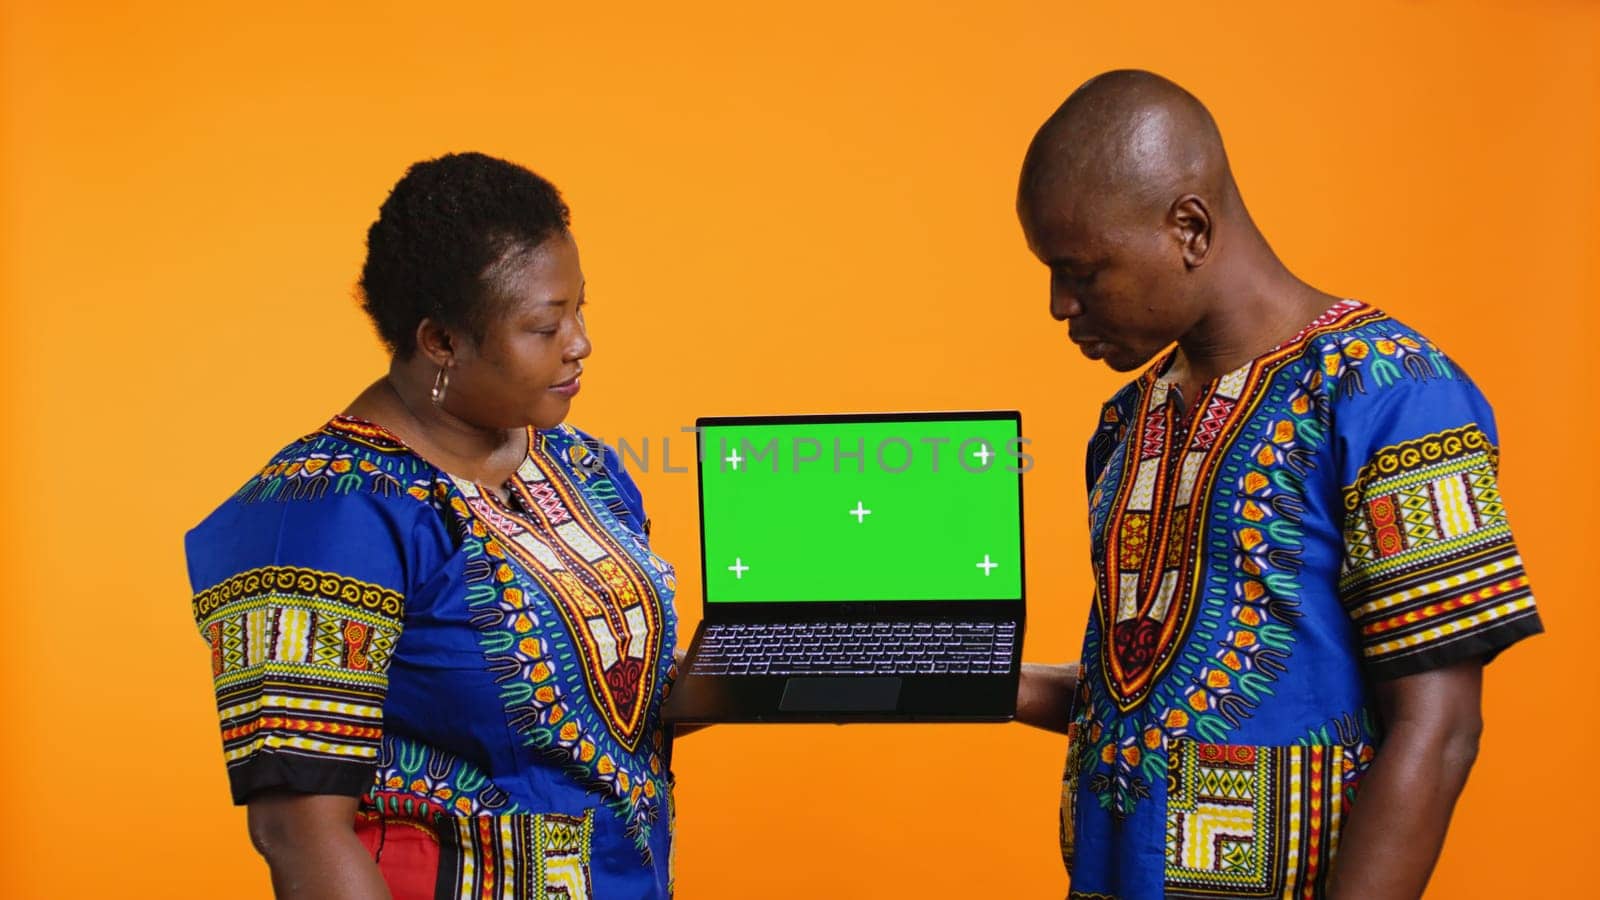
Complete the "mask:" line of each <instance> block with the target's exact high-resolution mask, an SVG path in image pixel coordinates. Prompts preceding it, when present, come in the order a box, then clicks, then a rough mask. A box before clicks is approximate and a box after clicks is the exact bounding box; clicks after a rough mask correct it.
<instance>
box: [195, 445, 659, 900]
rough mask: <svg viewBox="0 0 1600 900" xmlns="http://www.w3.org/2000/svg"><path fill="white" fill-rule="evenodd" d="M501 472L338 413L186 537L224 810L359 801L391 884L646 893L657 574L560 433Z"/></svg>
mask: <svg viewBox="0 0 1600 900" xmlns="http://www.w3.org/2000/svg"><path fill="white" fill-rule="evenodd" d="M509 487H510V489H511V494H512V499H511V502H509V503H506V502H504V501H502V500H501V499H500V498H499V496H498V495H497V494H496V493H495V492H494V491H489V490H480V489H479V488H478V487H477V486H475V485H473V484H471V483H469V482H465V481H460V480H456V479H454V478H452V477H451V476H450V475H448V474H446V473H445V472H443V471H441V470H439V469H437V468H435V467H433V466H432V465H430V464H429V463H427V462H426V461H424V460H423V459H422V458H420V457H419V456H417V455H416V454H415V453H413V452H412V451H411V450H410V449H408V448H407V447H406V446H405V445H403V444H402V443H401V442H400V441H399V439H398V438H396V437H394V435H392V434H390V433H389V432H387V431H385V430H384V429H382V428H380V427H378V426H376V425H372V424H370V423H366V422H363V421H361V420H358V419H353V418H348V417H338V418H335V419H334V420H333V421H331V422H329V423H328V424H327V425H326V426H324V427H323V428H322V429H320V430H319V431H317V432H315V433H314V434H311V435H309V436H307V437H305V438H302V439H301V440H299V441H296V442H295V443H293V444H291V445H290V446H289V447H287V448H285V449H284V450H283V451H282V452H281V453H279V454H278V455H277V456H276V457H275V458H274V459H273V460H272V461H271V462H270V463H269V464H268V465H267V466H266V467H265V468H264V469H262V471H261V472H260V474H259V475H257V476H256V477H254V478H252V479H251V480H250V481H249V482H248V483H247V484H246V485H245V486H244V487H243V488H242V489H241V490H240V491H239V492H238V493H237V494H236V495H235V496H234V497H233V498H232V499H230V500H229V501H228V502H226V503H224V504H223V505H222V506H221V507H220V508H219V509H218V510H217V511H216V512H214V513H213V514H212V515H211V516H210V517H209V518H207V519H206V520H205V521H204V522H203V523H202V524H201V525H199V526H198V527H197V528H195V529H194V530H193V531H192V532H190V533H189V535H188V541H187V545H188V558H189V570H190V579H191V581H192V583H193V586H194V590H195V592H196V593H195V597H194V602H193V605H194V616H195V621H196V623H197V624H198V625H199V628H200V632H201V634H202V635H203V636H204V638H205V639H206V641H207V642H208V643H209V644H210V645H211V666H212V673H213V676H214V680H215V686H216V694H217V708H218V711H219V713H220V715H221V724H222V743H223V751H224V753H225V755H226V758H227V767H228V778H229V781H230V783H231V785H232V790H233V799H234V802H235V803H244V802H246V801H248V800H249V799H250V797H251V796H252V795H254V794H255V793H257V792H259V791H265V790H284V791H291V792H301V793H316V794H343V795H348V796H353V797H361V798H362V799H361V803H360V810H361V812H360V815H359V818H358V822H357V831H358V833H360V834H361V836H362V839H363V841H364V842H366V844H367V845H368V848H369V849H370V850H372V851H373V852H374V854H375V855H376V856H377V858H378V860H379V864H380V869H381V870H382V871H383V873H384V876H385V878H386V880H387V881H388V882H389V884H390V886H391V889H392V890H393V891H394V893H395V896H396V897H397V898H399V897H437V898H444V897H452V898H454V897H474V898H479V897H482V898H489V897H493V898H506V900H510V898H524V897H526V898H533V897H538V898H543V897H546V896H557V895H559V896H563V897H605V898H612V897H617V898H634V897H668V896H670V895H671V892H672V886H671V882H672V875H671V857H672V853H671V846H672V821H671V820H672V776H671V774H670V771H669V767H668V761H669V758H670V740H669V738H668V736H667V735H666V733H665V732H664V730H663V728H662V725H661V722H660V718H659V711H660V706H661V702H662V700H663V698H664V696H665V694H666V692H667V690H668V687H669V685H670V683H671V681H672V679H673V678H674V677H675V675H676V671H675V668H674V663H673V648H674V646H675V645H676V643H677V640H676V618H675V616H674V614H673V609H672V595H673V590H674V583H675V582H674V576H673V570H672V567H671V566H669V565H668V564H667V563H666V562H665V561H663V560H661V559H660V558H659V557H657V556H656V555H655V554H654V553H652V552H651V550H650V544H649V539H648V535H647V525H646V520H645V517H644V510H643V508H642V505H641V502H640V497H639V492H638V489H637V488H636V487H635V486H634V484H633V481H632V479H631V478H630V477H629V476H628V474H627V473H626V472H625V471H624V470H623V468H622V465H621V463H620V461H619V460H618V459H617V457H616V455H615V453H613V452H612V451H611V450H610V449H609V448H607V447H605V446H604V445H603V444H600V443H599V442H597V441H593V440H592V439H589V438H587V437H586V436H585V435H583V434H582V433H581V432H578V431H576V430H574V429H573V428H571V427H568V426H561V427H558V428H554V429H548V430H543V431H532V430H530V432H529V451H528V456H527V458H526V460H525V461H524V462H523V463H522V465H521V467H520V468H519V469H518V470H517V472H516V475H515V476H514V477H513V478H512V479H511V481H510V482H509ZM419 836H420V837H419Z"/></svg>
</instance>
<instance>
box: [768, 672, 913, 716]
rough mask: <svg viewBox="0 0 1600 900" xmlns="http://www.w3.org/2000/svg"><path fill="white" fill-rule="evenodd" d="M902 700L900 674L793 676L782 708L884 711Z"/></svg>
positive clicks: (782, 709) (791, 709) (823, 710)
mask: <svg viewBox="0 0 1600 900" xmlns="http://www.w3.org/2000/svg"><path fill="white" fill-rule="evenodd" d="M899 700H900V679H898V678H791V679H789V681H788V682H787V683H785V684H784V686H783V699H782V700H780V701H778V710H779V711H780V712H883V711H890V710H893V709H894V708H895V704H896V703H898V702H899Z"/></svg>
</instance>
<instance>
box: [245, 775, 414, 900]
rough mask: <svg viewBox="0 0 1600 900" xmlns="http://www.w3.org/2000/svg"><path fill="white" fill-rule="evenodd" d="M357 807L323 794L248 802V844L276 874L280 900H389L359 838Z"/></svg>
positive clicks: (352, 800)
mask: <svg viewBox="0 0 1600 900" xmlns="http://www.w3.org/2000/svg"><path fill="white" fill-rule="evenodd" d="M357 803H358V801H357V799H356V798H355V797H339V796H332V795H325V794H287V793H267V794H262V795H259V796H256V797H254V798H252V799H251V800H250V804H249V814H248V821H249V826H250V842H251V843H253V844H255V847H256V851H257V852H259V853H260V854H261V855H262V857H264V858H265V859H266V861H267V867H268V868H269V869H271V870H272V890H273V893H274V894H276V896H277V897H278V898H279V900H389V887H388V885H386V884H384V881H383V876H382V875H380V874H379V873H378V865H377V863H375V862H373V861H372V855H371V854H369V853H368V852H367V848H366V847H365V846H363V845H362V843H361V839H360V838H358V837H356V831H355V820H356V804H357Z"/></svg>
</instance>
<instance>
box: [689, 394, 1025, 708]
mask: <svg viewBox="0 0 1600 900" xmlns="http://www.w3.org/2000/svg"><path fill="white" fill-rule="evenodd" d="M696 424H697V426H698V443H699V453H698V454H697V465H698V469H699V480H700V539H701V540H700V562H701V572H702V574H703V576H704V582H703V583H704V585H705V613H704V617H703V619H702V621H701V623H700V626H699V628H698V629H697V630H696V631H695V636H694V641H693V643H692V644H691V645H690V648H689V653H688V657H687V659H686V660H685V661H684V666H683V670H682V672H681V673H680V675H679V678H678V681H677V684H676V685H675V686H674V688H673V690H672V693H671V695H670V696H669V697H668V698H667V702H666V706H665V708H664V711H663V716H664V717H665V719H666V720H667V721H669V722H683V723H693V722H763V721H790V722H799V721H813V722H815V721H823V722H844V721H908V720H927V721H933V720H942V721H1004V720H1006V719H1010V718H1012V717H1013V716H1014V715H1015V714H1016V697H1017V674H1018V667H1019V665H1020V659H1021V654H1022V634H1023V624H1024V591H1023V586H1024V584H1025V580H1024V577H1023V576H1024V569H1023V550H1022V544H1023V542H1022V473H1023V471H1024V470H1026V469H1027V468H1028V464H1029V463H1030V462H1031V459H1030V457H1028V456H1027V454H1026V453H1025V452H1024V451H1025V442H1024V441H1023V439H1022V435H1021V426H1022V420H1021V415H1020V414H1019V413H1018V412H1016V411H1014V410H1013V411H996V412H940V413H893V414H881V415H825V416H824V415H818V416H752V417H719V418H702V419H700V420H698V422H697V423H696Z"/></svg>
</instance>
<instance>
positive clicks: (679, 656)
mask: <svg viewBox="0 0 1600 900" xmlns="http://www.w3.org/2000/svg"><path fill="white" fill-rule="evenodd" d="M688 655H689V651H687V650H685V649H683V648H682V647H675V648H673V651H672V658H673V659H674V660H676V661H677V663H678V677H679V678H682V677H683V660H684V657H686V656H688ZM710 727H711V723H709V722H706V723H704V724H700V725H674V726H673V727H672V735H673V737H683V736H684V735H686V734H694V733H695V732H696V731H699V730H701V729H702V728H710Z"/></svg>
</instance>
